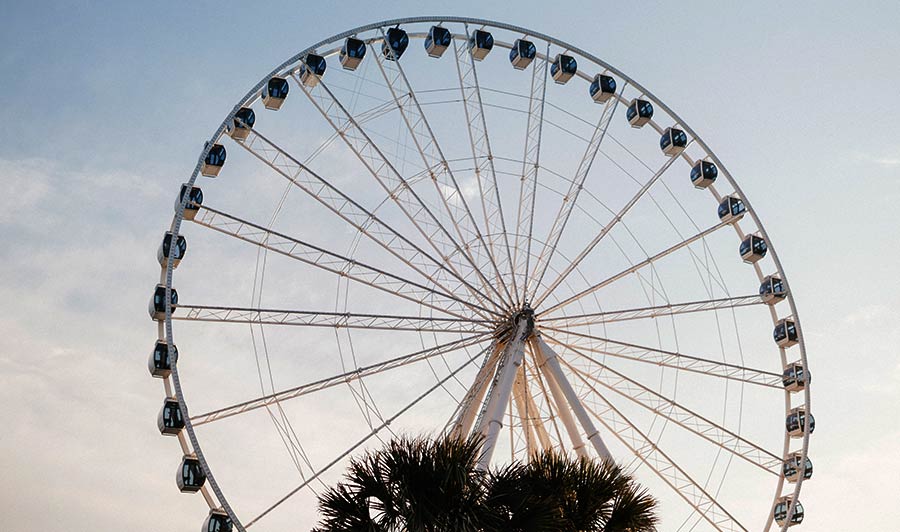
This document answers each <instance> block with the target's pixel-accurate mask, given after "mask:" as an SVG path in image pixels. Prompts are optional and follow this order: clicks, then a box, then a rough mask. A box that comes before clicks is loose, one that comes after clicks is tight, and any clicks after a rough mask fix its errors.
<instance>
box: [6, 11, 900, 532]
mask: <svg viewBox="0 0 900 532" xmlns="http://www.w3.org/2000/svg"><path fill="white" fill-rule="evenodd" d="M123 4H124V3H122V2H59V3H40V2H34V3H27V4H26V3H24V2H21V3H15V2H10V1H6V2H3V3H2V5H0V20H3V21H4V27H5V31H4V32H3V33H2V34H0V71H2V72H3V75H2V78H0V79H2V81H0V114H2V123H3V124H4V127H3V134H2V137H0V138H2V139H3V142H2V143H0V182H2V183H4V185H6V187H5V189H6V193H5V194H4V196H3V199H2V200H0V235H2V237H0V238H2V242H3V243H4V244H5V245H3V246H0V249H2V251H0V274H2V277H3V279H4V280H5V281H4V283H2V285H0V297H2V299H3V300H4V301H6V302H7V303H8V304H10V305H11V307H10V308H9V312H6V313H4V315H3V316H2V317H0V382H2V383H3V385H2V387H0V399H2V401H3V402H4V404H6V405H7V407H6V408H5V409H4V412H5V413H4V414H3V416H2V417H0V419H2V421H3V425H4V430H3V431H2V433H0V471H4V474H3V475H2V477H3V480H0V515H3V516H4V520H5V523H6V524H5V526H4V530H7V529H8V530H10V531H11V532H19V531H23V532H25V531H31V530H35V531H36V530H46V529H50V528H59V527H62V526H65V527H66V528H67V529H69V530H97V531H106V530H109V531H111V530H114V529H122V528H127V529H130V530H153V529H165V528H169V529H175V528H182V529H184V528H186V529H194V528H198V527H199V519H198V516H199V515H202V512H203V509H202V506H203V503H202V501H201V500H200V499H199V497H187V496H183V495H180V494H178V493H177V490H176V488H175V486H174V482H173V476H174V469H175V466H176V464H177V460H178V450H177V445H175V444H174V443H173V440H170V439H163V438H160V437H159V435H158V433H157V430H156V427H155V416H156V412H157V409H158V406H159V398H160V394H161V391H160V386H159V383H158V382H157V381H155V380H153V379H150V378H149V376H148V375H147V371H146V356H147V354H148V352H149V348H150V346H151V345H152V342H153V339H154V335H155V327H154V326H153V325H152V324H151V322H150V321H149V320H148V319H147V316H146V313H145V312H146V310H145V305H146V300H147V297H148V295H149V293H150V289H151V288H152V286H153V285H154V284H155V282H156V279H157V276H158V265H157V264H156V261H155V248H156V245H157V243H158V242H157V241H158V238H159V235H160V234H161V232H162V231H163V230H164V229H165V228H166V227H167V224H168V222H169V219H170V216H171V202H172V199H173V197H174V194H175V192H176V190H177V186H178V184H179V183H181V181H183V180H184V179H185V178H186V177H187V176H188V175H189V172H190V170H191V169H192V168H193V166H194V163H195V161H196V156H197V153H198V150H199V149H200V148H201V146H202V143H203V141H204V140H205V139H206V138H207V137H208V135H209V134H210V133H211V132H212V131H213V130H214V129H215V128H216V126H217V125H218V124H219V122H220V121H221V119H222V117H223V116H224V115H225V114H226V113H227V112H228V111H229V110H230V109H231V107H232V106H233V104H234V103H235V101H237V99H238V98H240V97H241V96H243V94H244V93H245V92H246V91H247V90H248V89H249V88H250V87H251V86H252V85H253V84H255V83H256V82H257V81H258V79H259V78H260V77H262V76H263V75H265V74H266V73H267V72H268V71H270V70H271V69H272V68H273V67H274V66H275V65H277V64H279V63H281V62H282V61H283V60H284V59H286V58H288V57H290V56H292V55H293V54H294V53H296V52H297V51H298V50H300V49H303V48H305V47H306V46H308V45H309V44H311V43H313V42H315V41H318V40H320V39H322V38H325V37H327V36H330V35H332V34H335V33H338V32H340V31H342V30H344V29H347V28H350V27H354V26H358V25H361V24H364V23H366V22H370V21H374V20H381V19H388V18H393V17H401V16H410V15H420V14H455V15H467V16H474V17H483V18H488V19H495V20H502V21H506V22H510V23H513V24H518V25H521V26H525V27H530V28H534V29H535V30H538V31H542V32H544V33H547V34H550V35H554V36H558V37H560V38H562V39H564V40H567V41H570V42H572V43H574V44H577V45H580V46H582V47H583V48H585V49H587V50H589V51H592V52H594V53H596V54H597V55H598V56H600V57H601V58H603V59H604V60H606V61H608V62H609V63H610V64H612V65H615V66H616V67H618V68H619V69H621V70H622V71H624V72H626V73H628V74H629V75H630V76H632V77H633V78H634V79H636V80H638V81H640V82H641V83H642V84H644V85H645V86H647V87H649V88H650V89H651V90H653V92H654V93H655V94H656V95H658V96H659V97H661V98H662V99H663V100H664V101H665V102H666V103H667V104H668V105H670V106H671V107H672V108H673V109H675V110H676V112H678V113H679V114H680V115H681V116H682V117H683V118H684V119H685V120H686V121H688V122H689V123H690V124H691V125H692V126H693V127H694V128H695V129H696V130H697V131H698V132H700V134H701V135H703V137H704V139H705V140H706V141H707V142H708V143H709V144H710V145H711V147H712V148H713V149H714V150H716V152H717V154H718V155H719V156H720V157H721V158H722V159H723V160H724V161H726V162H727V164H728V166H729V168H730V169H731V171H732V172H734V173H735V174H739V175H741V176H746V177H745V178H743V179H741V180H740V181H741V186H742V187H743V189H744V191H745V192H746V193H747V195H748V196H749V197H750V198H751V199H752V201H753V203H754V206H755V208H756V210H757V212H758V213H759V214H760V216H761V218H762V219H763V220H764V223H765V226H766V228H767V230H768V231H769V233H770V235H771V236H772V238H773V239H774V240H775V242H776V243H777V246H778V250H779V254H780V257H781V260H782V262H783V263H784V265H785V269H786V271H787V272H788V274H789V276H790V279H791V284H792V287H793V289H794V292H795V296H796V298H797V303H798V305H799V309H800V312H801V315H802V317H803V320H804V321H803V325H804V329H805V332H806V340H807V349H808V351H809V357H810V364H811V366H812V368H813V372H814V374H815V387H814V391H813V402H814V405H815V406H814V408H815V413H816V418H817V420H818V423H819V427H818V429H817V432H816V434H815V437H814V439H813V442H812V443H811V447H810V448H811V456H813V457H814V460H815V464H816V476H815V477H814V478H813V479H812V481H810V482H809V483H808V484H805V485H804V489H803V493H804V495H803V502H804V505H805V506H806V509H807V512H808V513H807V521H806V522H805V523H804V525H803V527H802V530H872V531H890V530H896V527H897V522H900V513H898V512H900V510H898V506H897V505H896V494H897V489H896V479H897V478H900V459H898V454H897V452H896V449H897V446H898V444H900V430H898V429H897V427H896V426H895V424H893V423H892V422H891V421H892V420H893V419H894V417H895V415H894V413H895V412H894V411H895V410H896V409H897V408H900V362H898V351H897V346H898V345H900V325H898V324H900V282H898V280H897V271H898V268H897V263H898V261H900V251H898V248H897V245H896V244H897V242H900V222H898V220H897V218H896V214H895V213H896V205H898V204H900V140H898V136H897V134H896V131H895V129H896V124H898V123H900V106H898V105H897V104H896V94H897V92H898V87H900V68H898V61H897V51H898V50H900V30H898V28H897V22H898V21H900V4H897V3H895V2H857V3H854V5H853V7H852V8H850V7H848V4H847V3H845V2H815V3H812V2H806V3H784V2H765V3H749V2H748V3H742V4H740V5H739V4H737V3H729V2H714V1H709V2H680V3H672V2H634V3H630V4H628V3H621V4H613V3H597V2H566V1H562V0H560V1H556V2H550V3H540V2H531V1H523V2H516V3H515V5H516V6H521V10H517V9H512V8H509V7H501V5H500V3H479V2H456V3H453V4H446V3H445V4H438V3H435V4H433V5H430V6H427V5H425V4H423V3H421V2H390V3H386V2H385V3H363V2H341V3H332V2H322V3H319V4H317V5H315V6H313V5H307V4H306V3H290V2H267V5H269V6H273V7H271V8H267V9H262V8H260V7H258V5H259V3H252V4H251V3H246V2H243V3H238V2H225V3H219V2H195V3H190V4H188V3H180V2H162V3H155V4H147V3H130V4H128V5H123ZM201 519H202V518H201Z"/></svg>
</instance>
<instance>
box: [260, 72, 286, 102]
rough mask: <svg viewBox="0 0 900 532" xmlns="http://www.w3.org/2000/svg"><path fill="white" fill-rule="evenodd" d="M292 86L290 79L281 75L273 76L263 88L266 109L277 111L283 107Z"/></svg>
mask: <svg viewBox="0 0 900 532" xmlns="http://www.w3.org/2000/svg"><path fill="white" fill-rule="evenodd" d="M290 90H291V86H290V84H289V83H288V80H286V79H284V78H279V77H277V76H276V77H273V78H272V79H270V80H269V81H268V82H267V83H266V84H265V85H263V90H262V101H263V105H265V106H266V109H270V110H272V111H277V110H279V109H281V104H283V103H284V100H285V99H286V98H287V95H288V92H290Z"/></svg>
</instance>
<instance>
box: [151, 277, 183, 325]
mask: <svg viewBox="0 0 900 532" xmlns="http://www.w3.org/2000/svg"><path fill="white" fill-rule="evenodd" d="M170 301H171V302H172V308H173V309H174V308H175V305H177V304H178V292H176V291H175V289H174V288H173V289H172V297H171V299H170ZM149 311H150V317H151V318H153V319H154V320H156V321H159V320H162V319H165V317H166V287H165V285H161V284H158V285H156V290H154V291H153V297H151V298H150V308H149Z"/></svg>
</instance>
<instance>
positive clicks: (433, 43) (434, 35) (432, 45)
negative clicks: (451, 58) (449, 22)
mask: <svg viewBox="0 0 900 532" xmlns="http://www.w3.org/2000/svg"><path fill="white" fill-rule="evenodd" d="M452 39H453V36H452V35H450V30H448V29H447V28H445V27H443V26H432V27H431V29H430V30H428V36H427V37H425V52H426V53H428V56H429V57H440V56H442V55H444V52H446V51H447V47H449V46H450V41H451V40H452Z"/></svg>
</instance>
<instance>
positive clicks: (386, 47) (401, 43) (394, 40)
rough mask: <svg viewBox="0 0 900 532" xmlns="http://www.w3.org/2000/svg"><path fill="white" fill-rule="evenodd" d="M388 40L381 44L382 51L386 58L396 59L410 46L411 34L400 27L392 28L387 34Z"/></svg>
mask: <svg viewBox="0 0 900 532" xmlns="http://www.w3.org/2000/svg"><path fill="white" fill-rule="evenodd" d="M385 36H386V37H387V40H386V41H385V42H383V43H382V44H381V53H382V55H384V58H385V59H388V60H390V61H396V60H398V59H400V57H401V56H403V52H405V51H406V47H407V46H409V35H407V34H406V32H405V31H403V30H401V29H400V28H390V29H388V30H387V33H386V35H385Z"/></svg>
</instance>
